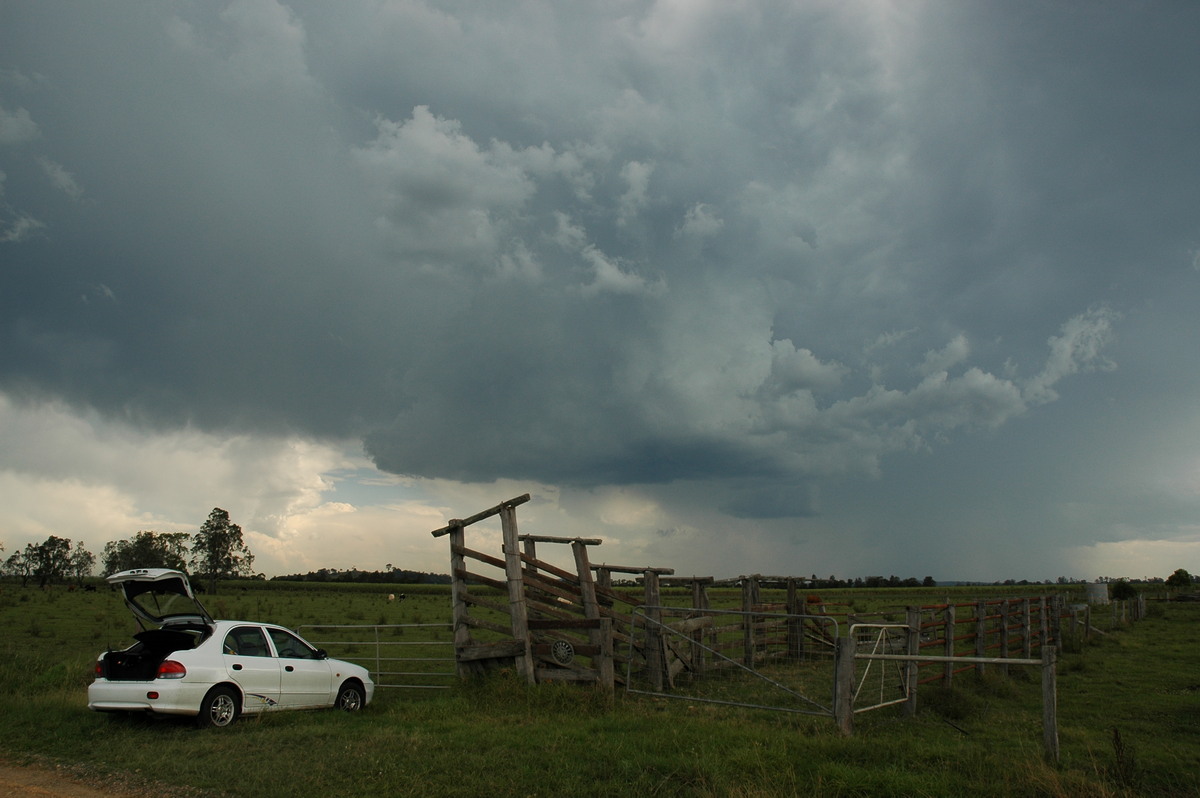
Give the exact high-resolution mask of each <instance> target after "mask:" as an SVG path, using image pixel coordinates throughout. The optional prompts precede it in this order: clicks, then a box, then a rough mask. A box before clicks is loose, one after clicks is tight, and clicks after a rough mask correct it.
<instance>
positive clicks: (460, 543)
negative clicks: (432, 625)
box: [450, 526, 472, 678]
mask: <svg viewBox="0 0 1200 798" xmlns="http://www.w3.org/2000/svg"><path fill="white" fill-rule="evenodd" d="M465 540H466V534H465V532H464V531H463V528H462V527H461V526H452V527H451V529H450V607H451V610H450V616H451V621H452V623H453V624H454V650H455V651H456V652H457V651H461V650H462V649H463V648H464V647H466V646H469V645H471V643H472V641H471V626H470V618H469V617H468V612H467V602H466V601H465V600H464V599H463V594H464V593H466V592H467V583H466V580H464V579H463V578H462V576H461V575H462V574H464V573H466V570H467V560H466V558H465V557H463V555H462V554H460V553H459V552H461V551H462V549H463V547H464V545H465ZM468 668H469V666H468V664H467V663H465V662H459V661H456V662H455V663H454V670H455V672H456V673H457V674H458V676H459V678H462V677H464V676H466V675H467V673H468Z"/></svg>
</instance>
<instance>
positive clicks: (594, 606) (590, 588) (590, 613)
mask: <svg viewBox="0 0 1200 798" xmlns="http://www.w3.org/2000/svg"><path fill="white" fill-rule="evenodd" d="M527 542H530V543H532V541H527ZM571 550H572V552H574V554H575V570H576V572H577V573H578V574H579V597H580V599H581V600H582V601H583V616H584V617H585V618H590V619H592V620H596V619H598V618H600V602H599V601H597V600H596V584H595V582H593V581H592V565H591V563H590V562H588V553H587V544H586V543H584V542H583V541H582V540H574V541H571ZM588 642H589V643H591V644H592V645H594V646H599V648H600V653H599V654H597V655H596V656H595V657H593V658H592V663H593V666H594V667H595V668H596V672H597V674H598V676H599V680H600V687H601V688H602V689H603V690H604V691H605V692H606V693H608V694H609V695H612V693H613V691H614V689H615V685H616V678H615V674H614V672H613V644H612V624H611V623H603V622H602V623H601V624H600V628H599V629H592V630H589V631H588Z"/></svg>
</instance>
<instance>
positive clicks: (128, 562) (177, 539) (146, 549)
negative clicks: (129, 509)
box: [102, 531, 191, 576]
mask: <svg viewBox="0 0 1200 798" xmlns="http://www.w3.org/2000/svg"><path fill="white" fill-rule="evenodd" d="M190 539H191V535H189V534H188V533H187V532H161V533H160V532H151V531H142V532H138V533H137V534H136V535H134V536H133V537H132V538H128V539H126V540H112V541H109V542H108V543H105V544H104V555H103V563H104V567H103V569H102V571H103V575H104V576H110V575H112V574H115V573H117V572H119V571H128V570H129V569H130V568H174V569H175V570H177V571H184V570H187V560H188V541H189V540H190Z"/></svg>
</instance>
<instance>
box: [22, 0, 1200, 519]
mask: <svg viewBox="0 0 1200 798" xmlns="http://www.w3.org/2000/svg"><path fill="white" fill-rule="evenodd" d="M1198 13H1200V12H1197V11H1196V10H1195V9H1192V8H1190V7H1188V6H1183V5H1175V4H1158V3H1151V4H1138V5H1130V4H1102V5H1101V6H1097V7H1092V8H1089V9H1087V10H1085V11H1082V12H1080V11H1079V10H1078V9H1069V10H1068V9H1066V8H1059V7H1054V6H1046V5H1045V4H1039V3H1027V4H1021V3H1019V4H1016V5H1014V4H1008V3H1005V4H983V5H971V6H960V7H955V8H945V7H942V6H936V5H925V4H919V3H908V4H897V5H887V4H836V5H822V4H804V5H799V6H797V5H795V4H791V3H773V2H764V3H759V4H754V5H753V6H751V7H749V8H747V7H739V8H737V9H734V8H733V7H732V6H730V7H725V6H722V5H720V4H717V5H715V6H713V7H711V8H706V7H702V6H692V5H687V4H685V5H675V4H666V3H642V4H635V5H623V6H620V7H619V8H615V7H613V8H610V7H605V6H592V7H587V8H574V7H566V6H564V7H554V8H542V9H540V10H538V12H537V13H532V14H531V13H529V12H528V10H527V9H525V8H523V7H509V6H491V5H488V6H481V7H477V8H474V7H473V8H462V7H460V6H458V5H457V4H444V3H433V2H430V3H425V2H413V3H398V4H390V5H385V6H377V5H366V4H339V5H338V6H336V7H334V6H331V5H328V4H324V3H303V2H296V3H288V4H279V3H275V2H270V0H238V1H237V2H231V3H228V4H221V5H215V4H205V5H199V6H174V5H168V4H161V5H154V6H150V7H147V6H144V5H142V4H124V3H108V4H104V5H97V6H82V7H81V6H77V5H74V4H69V5H63V6H57V5H55V4H54V3H38V4H25V5H18V6H14V7H10V8H8V9H6V11H5V12H4V14H5V17H6V24H5V25H3V26H0V28H2V30H3V32H0V52H3V53H4V56H3V59H4V61H3V63H0V247H2V248H3V254H2V257H3V260H4V267H3V271H2V273H0V289H2V290H0V389H2V390H3V391H5V392H6V393H8V394H10V395H13V396H21V397H26V398H27V399H29V400H30V401H33V400H34V399H35V398H39V397H40V398H45V397H59V398H61V399H63V400H65V401H67V402H68V403H70V404H72V405H73V406H76V407H78V408H92V409H95V410H96V411H98V412H100V413H101V414H103V415H105V416H108V417H114V418H123V419H133V420H135V421H136V422H137V423H141V424H146V425H149V426H151V427H154V428H158V429H170V428H175V427H180V426H187V425H192V426H195V427H198V428H200V429H203V430H207V431H212V432H216V433H222V432H248V431H261V432H294V433H297V434H302V435H309V436H314V437H318V438H321V437H329V438H334V437H336V438H343V437H352V438H357V439H360V440H362V441H364V443H365V446H366V449H367V451H368V452H369V454H370V455H371V456H372V457H373V458H374V459H375V461H376V462H377V464H378V465H379V466H380V468H382V469H385V470H388V471H393V472H396V473H401V474H409V475H415V476H420V477H428V478H447V479H456V480H463V481H470V482H487V481H490V480H495V479H500V478H509V479H530V480H538V481H541V482H545V483H548V484H563V485H573V486H578V487H580V488H588V487H597V486H603V485H638V484H640V485H656V484H657V485H661V484H666V483H670V482H673V481H687V482H695V483H696V484H697V485H713V486H716V487H714V489H713V490H712V492H711V495H712V497H713V502H714V506H717V505H719V507H720V509H721V510H722V511H724V512H726V513H728V514H730V515H732V516H734V517H739V518H782V517H787V518H809V519H811V518H817V517H820V516H821V515H822V514H825V513H828V512H831V509H830V503H829V501H828V500H824V501H822V502H817V500H816V497H817V495H818V488H817V486H818V484H819V483H820V482H821V481H822V480H826V479H843V478H860V477H870V478H877V477H879V476H881V475H886V472H887V468H886V462H887V460H888V458H890V457H895V456H904V457H907V456H908V455H907V454H904V453H913V452H925V453H928V452H933V451H936V450H937V449H938V447H940V446H943V445H947V444H948V443H950V442H952V441H954V440H956V439H959V438H961V437H963V436H967V437H968V438H969V437H970V436H974V435H980V434H993V433H995V431H996V430H999V429H1001V428H1008V427H1011V426H1012V425H1014V424H1019V423H1023V421H1024V420H1025V419H1028V418H1029V417H1030V416H1031V415H1035V414H1037V413H1039V412H1042V410H1043V409H1044V408H1045V407H1046V406H1049V405H1052V404H1053V403H1056V402H1064V401H1066V402H1073V401H1075V400H1074V399H1073V398H1072V397H1073V396H1075V395H1076V394H1077V393H1080V392H1087V391H1092V390H1096V388H1095V387H1094V386H1096V385H1101V384H1103V385H1111V384H1114V383H1113V381H1119V380H1121V379H1122V372H1121V369H1122V368H1123V367H1124V364H1123V363H1122V362H1121V359H1120V358H1119V357H1117V356H1116V355H1115V354H1114V353H1113V347H1114V341H1117V340H1119V337H1120V330H1121V328H1122V326H1123V325H1124V324H1126V323H1127V320H1132V319H1133V318H1135V317H1136V316H1137V315H1138V314H1141V313H1148V312H1149V311H1147V310H1146V309H1147V308H1149V307H1151V305H1152V303H1154V302H1155V300H1156V297H1157V296H1158V295H1159V293H1160V292H1162V291H1164V290H1170V291H1171V292H1173V293H1174V294H1176V295H1178V293H1179V292H1183V293H1184V294H1186V295H1187V296H1195V293H1196V285H1195V281H1196V276H1197V272H1196V270H1195V269H1194V268H1192V267H1191V265H1192V264H1193V263H1194V261H1195V252H1196V251H1197V250H1198V249H1200V241H1198V240H1197V233H1196V219H1197V218H1200V216H1198V215H1197V211H1200V191H1197V188H1196V184H1195V180H1194V177H1193V175H1195V174H1196V173H1197V172H1198V171H1200V169H1198V167H1200V164H1198V163H1197V158H1198V157H1200V156H1197V150H1196V148H1195V147H1194V145H1193V144H1192V142H1191V140H1190V138H1189V137H1188V136H1189V134H1190V131H1194V130H1196V129H1198V128H1200V119H1198V118H1197V116H1198V115H1200V110H1198V109H1200V104H1198V103H1197V102H1196V101H1195V99H1194V89H1195V85H1194V83H1195V81H1194V73H1195V71H1194V69H1191V68H1190V66H1194V65H1195V62H1196V58H1197V56H1196V55H1195V48H1194V46H1193V42H1192V41H1191V38H1192V37H1191V36H1190V35H1189V33H1188V32H1189V31H1192V30H1195V29H1196V23H1198V22H1200V19H1197V14H1198ZM114 52H120V53H123V54H124V57H122V58H113V57H112V53H114ZM1181 273H1182V274H1184V275H1185V277H1180V276H1179V275H1180V274H1181ZM1130 323H1131V322H1130ZM1185 346H1190V344H1188V343H1186V342H1184V341H1182V340H1174V341H1170V342H1167V343H1165V344H1163V345H1162V346H1161V347H1160V348H1158V349H1157V350H1156V351H1154V352H1152V353H1143V352H1131V353H1130V354H1131V355H1132V356H1134V357H1138V358H1142V357H1147V358H1150V359H1152V360H1153V361H1154V362H1160V361H1161V362H1162V363H1164V364H1165V367H1166V368H1170V365H1169V364H1170V363H1171V362H1172V360H1173V358H1175V357H1177V356H1179V353H1180V351H1181V349H1182V348H1183V347H1185ZM1114 369H1115V370H1114ZM1089 372H1092V373H1093V376H1091V377H1086V380H1087V381H1086V382H1085V378H1081V375H1086V374H1088V373H1089ZM1189 384H1191V383H1189ZM1147 387H1148V388H1149V387H1150V386H1147ZM1150 389H1151V390H1152V388H1150ZM1093 418H1094V416H1092V415H1089V413H1088V412H1085V411H1083V410H1081V411H1080V412H1079V413H1078V414H1077V416H1076V418H1074V419H1068V420H1065V421H1064V423H1065V424H1068V425H1072V426H1077V428H1078V429H1080V430H1081V431H1080V432H1079V434H1086V433H1085V432H1083V431H1082V429H1083V425H1086V424H1088V423H1090V420H1091V419H1093ZM1029 456H1030V457H1036V456H1037V455H1036V454H1035V453H1033V452H1031V453H1030V454H1029ZM981 469H982V470H981V473H980V477H979V478H980V479H987V477H986V476H985V473H986V472H987V467H986V466H981ZM835 509H836V508H835Z"/></svg>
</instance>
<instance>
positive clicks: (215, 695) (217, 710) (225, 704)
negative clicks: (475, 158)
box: [196, 685, 241, 729]
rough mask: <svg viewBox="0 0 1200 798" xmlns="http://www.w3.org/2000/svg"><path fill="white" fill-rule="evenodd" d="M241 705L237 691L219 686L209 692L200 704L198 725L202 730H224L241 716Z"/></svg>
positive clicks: (197, 718) (197, 717)
mask: <svg viewBox="0 0 1200 798" xmlns="http://www.w3.org/2000/svg"><path fill="white" fill-rule="evenodd" d="M240 703H241V702H240V701H238V694H237V691H235V690H234V689H233V688H231V687H224V686H221V685H218V686H216V687H214V688H213V689H211V690H209V691H208V693H207V694H206V695H205V696H204V700H203V701H201V702H200V714H199V715H197V716H196V725H198V726H199V727H200V728H202V729H210V728H215V729H223V728H225V727H226V726H228V725H230V724H231V723H233V722H234V721H235V720H237V718H238V715H240V714H241V707H240V706H238V705H239V704H240Z"/></svg>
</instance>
